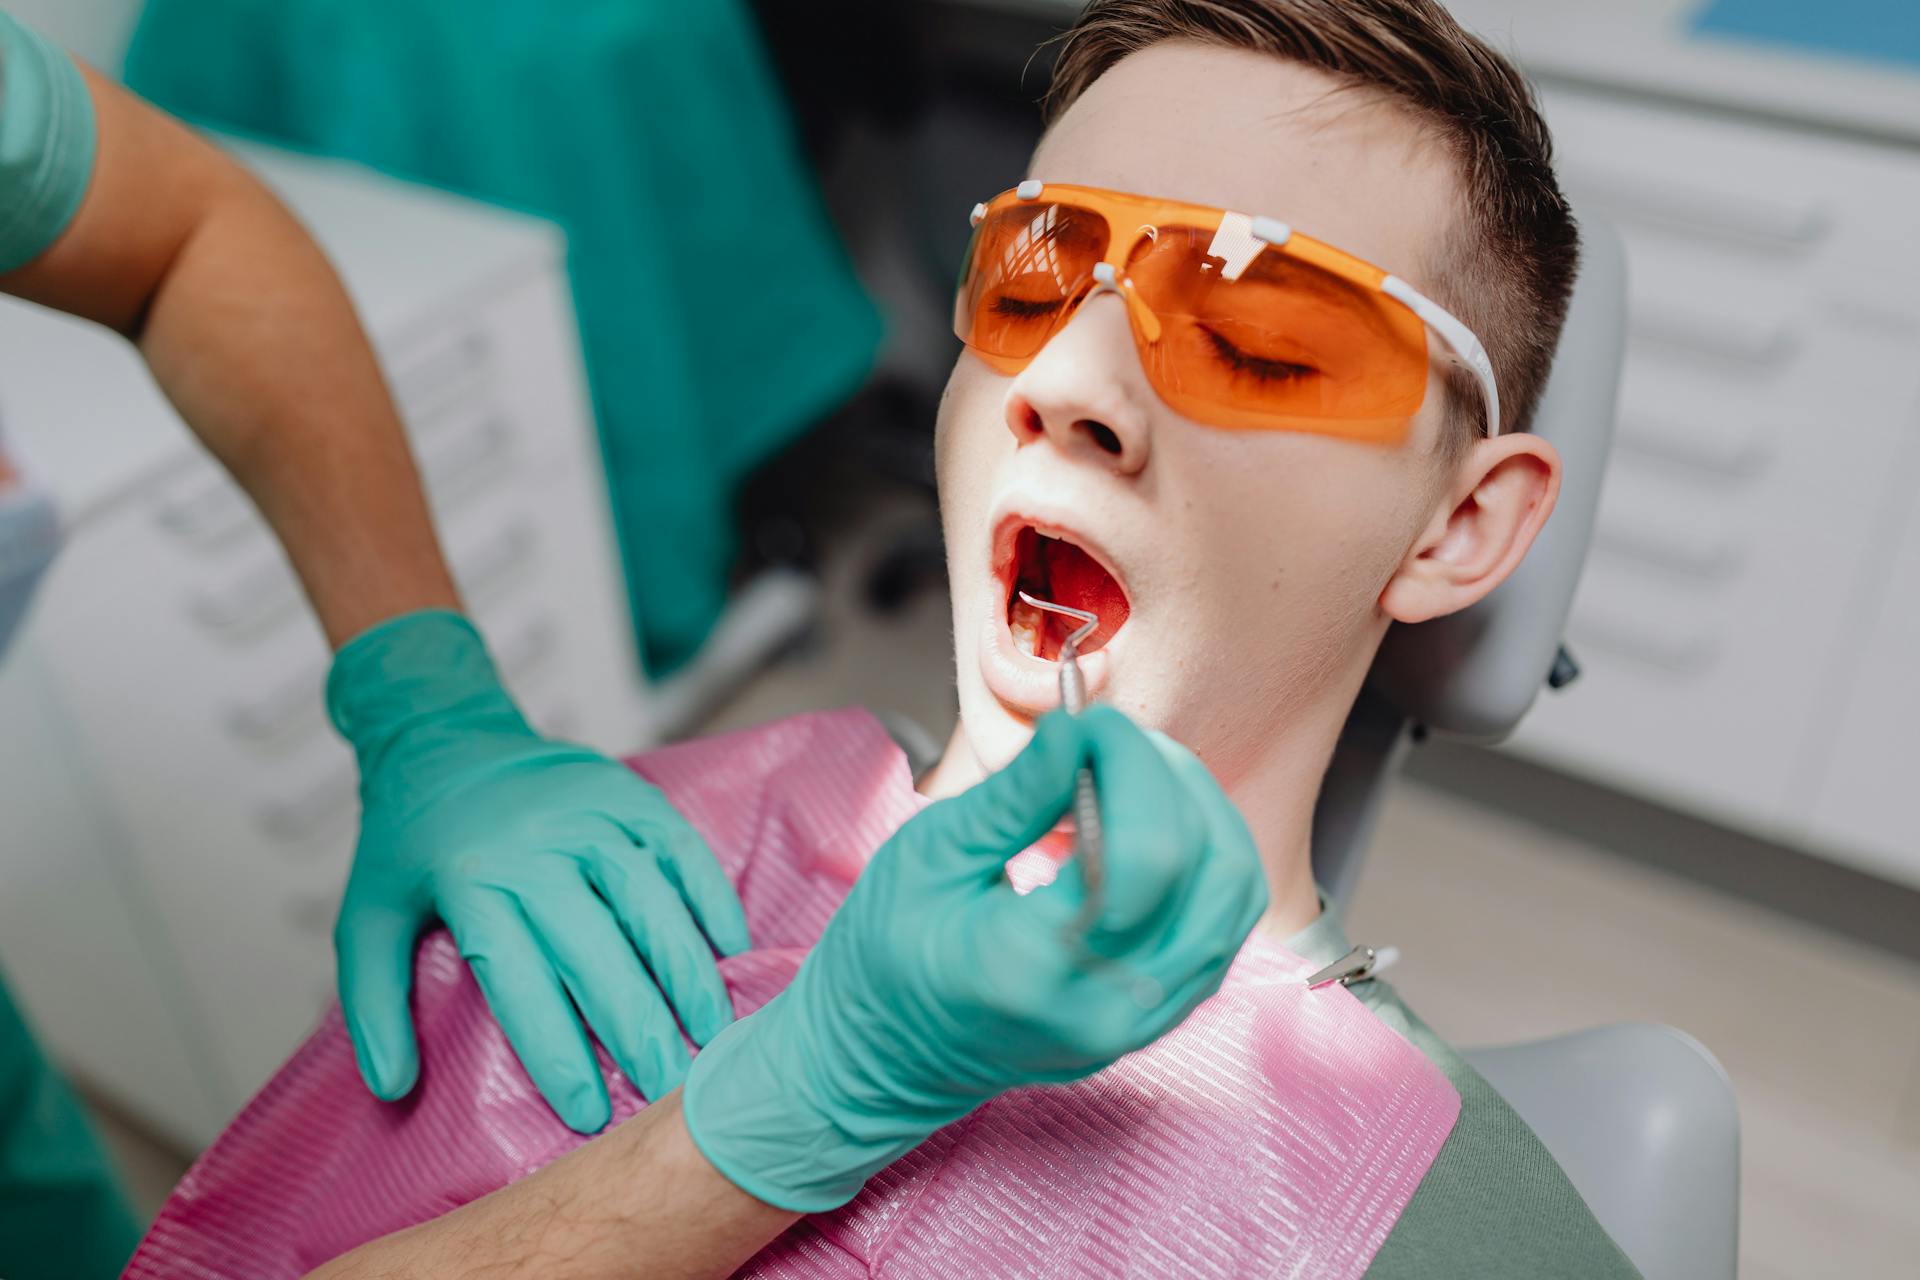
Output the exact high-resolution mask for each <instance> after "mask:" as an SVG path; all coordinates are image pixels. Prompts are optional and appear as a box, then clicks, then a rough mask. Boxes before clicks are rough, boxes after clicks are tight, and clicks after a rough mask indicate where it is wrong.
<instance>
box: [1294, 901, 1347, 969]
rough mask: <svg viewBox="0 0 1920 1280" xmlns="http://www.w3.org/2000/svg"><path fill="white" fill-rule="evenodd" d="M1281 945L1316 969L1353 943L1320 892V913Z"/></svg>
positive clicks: (1336, 958) (1337, 957)
mask: <svg viewBox="0 0 1920 1280" xmlns="http://www.w3.org/2000/svg"><path fill="white" fill-rule="evenodd" d="M1283 945H1285V947H1286V948H1287V950H1289V951H1291V952H1293V954H1295V955H1297V956H1299V957H1300V958H1301V959H1303V960H1306V961H1309V962H1310V963H1311V964H1312V965H1313V966H1314V968H1316V969H1318V968H1321V967H1323V966H1325V965H1330V964H1332V963H1333V962H1334V961H1335V960H1338V959H1339V958H1340V957H1341V956H1344V955H1345V954H1347V952H1349V951H1351V950H1353V944H1352V943H1351V942H1349V941H1347V931H1346V929H1344V928H1343V927H1341V924H1340V917H1339V916H1337V915H1335V914H1334V913H1333V908H1332V907H1331V906H1330V905H1329V904H1328V902H1327V895H1326V894H1325V893H1324V892H1321V893H1320V914H1319V915H1318V916H1316V917H1315V918H1314V921H1313V923H1312V924H1310V925H1308V926H1307V927H1306V928H1304V929H1302V930H1301V931H1300V932H1298V933H1296V934H1294V935H1293V936H1292V937H1291V938H1288V939H1287V940H1286V942H1285V943H1284V944H1283Z"/></svg>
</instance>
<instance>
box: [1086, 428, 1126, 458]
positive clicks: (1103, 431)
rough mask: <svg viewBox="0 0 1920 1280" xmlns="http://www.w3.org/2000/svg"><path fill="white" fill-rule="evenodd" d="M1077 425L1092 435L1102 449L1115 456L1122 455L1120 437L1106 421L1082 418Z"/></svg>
mask: <svg viewBox="0 0 1920 1280" xmlns="http://www.w3.org/2000/svg"><path fill="white" fill-rule="evenodd" d="M1076 425H1077V426H1079V428H1080V429H1081V430H1082V431H1085V432H1086V433H1087V434H1088V435H1089V436H1091V437H1092V438H1093V442H1094V443H1095V444H1097V445H1099V446H1100V448H1101V449H1102V450H1104V451H1105V452H1107V453H1110V454H1113V455H1114V456H1115V457H1118V456H1119V455H1120V447H1121V446H1120V437H1119V436H1117V435H1115V434H1114V431H1113V428H1112V427H1109V426H1108V425H1107V424H1106V423H1104V422H1094V421H1091V420H1089V419H1082V420H1081V421H1080V422H1079V423H1077V424H1076Z"/></svg>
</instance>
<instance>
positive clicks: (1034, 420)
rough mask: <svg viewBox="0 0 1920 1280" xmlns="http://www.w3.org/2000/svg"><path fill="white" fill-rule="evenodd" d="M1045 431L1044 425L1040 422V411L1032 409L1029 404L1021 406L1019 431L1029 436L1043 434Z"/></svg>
mask: <svg viewBox="0 0 1920 1280" xmlns="http://www.w3.org/2000/svg"><path fill="white" fill-rule="evenodd" d="M1046 429H1047V427H1046V424H1045V423H1044V422H1042V421H1041V420H1040V411H1039V410H1038V409H1036V408H1034V407H1033V406H1032V405H1030V404H1029V405H1022V406H1021V408H1020V430H1021V432H1022V433H1024V434H1026V435H1030V436H1037V435H1040V434H1041V433H1042V432H1044V431H1045V430H1046Z"/></svg>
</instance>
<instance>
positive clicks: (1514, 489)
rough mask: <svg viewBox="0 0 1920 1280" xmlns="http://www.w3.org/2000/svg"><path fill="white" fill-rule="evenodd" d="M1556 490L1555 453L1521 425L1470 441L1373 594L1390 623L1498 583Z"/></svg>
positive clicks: (1441, 611)
mask: <svg viewBox="0 0 1920 1280" xmlns="http://www.w3.org/2000/svg"><path fill="white" fill-rule="evenodd" d="M1559 496H1560V454H1559V453H1558V451H1556V450H1555V449H1554V447H1553V446H1552V445H1550V444H1548V443H1547V442H1546V441H1545V440H1542V439H1541V438H1540V437H1538V436H1535V435H1528V434H1527V433H1525V432H1515V433H1514V434H1512V435H1504V436H1500V437H1499V438H1497V439H1493V440H1480V441H1476V442H1475V444H1474V445H1473V447H1472V449H1470V450H1469V451H1468V453H1467V456H1466V457H1465V458H1464V459H1463V460H1462V461H1461V462H1460V464H1459V468H1458V470H1457V472H1456V473H1455V481H1454V483H1453V484H1452V485H1451V486H1450V488H1449V489H1448V491H1447V492H1446V493H1444V494H1442V495H1441V499H1440V503H1439V505H1438V507H1437V508H1436V509H1435V511H1434V515H1433V519H1432V520H1430V521H1429V522H1428V524H1427V527H1426V528H1425V529H1423V530H1422V531H1421V534H1420V537H1419V539H1418V540H1416V541H1415V543H1414V545H1413V547H1412V549H1411V550H1410V551H1408V553H1407V558H1406V559H1405V560H1404V561H1403V562H1402V563H1401V565H1400V569H1399V571H1398V572H1397V573H1395V574H1394V576H1393V578H1392V579H1391V580H1390V581H1389V582H1388V583H1387V585H1386V589H1385V590H1383V591H1382V592H1381V593H1380V607H1381V609H1382V610H1383V611H1384V612H1385V613H1386V614H1387V616H1388V617H1390V618H1392V619H1393V620H1394V621H1396V622H1426V621H1428V620H1429V619H1432V618H1439V617H1444V616H1445V615H1447V614H1449V613H1458V612H1459V611H1460V610H1462V609H1464V608H1466V607H1467V606H1468V605H1471V604H1474V603H1476V602H1478V601H1479V600H1481V599H1482V598H1484V597H1485V596H1486V594H1487V593H1488V592H1490V591H1492V590H1493V589H1494V588H1495V587H1497V586H1499V585H1500V584H1501V583H1502V582H1505V581H1506V579H1507V575H1508V574H1510V573H1512V572H1513V570H1514V566H1515V565H1517V564H1519V563H1520V560H1521V557H1523V556H1525V555H1526V554H1527V549H1528V548H1529V547H1531V546H1532V545H1533V540H1534V538H1535V537H1537V536H1539V533H1540V529H1541V527H1542V526H1543V525H1545V524H1546V522H1547V517H1548V516H1549V515H1551V514H1552V513H1553V504H1554V502H1555V500H1556V499H1558V498H1559Z"/></svg>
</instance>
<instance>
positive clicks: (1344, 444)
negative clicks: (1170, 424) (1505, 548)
mask: <svg viewBox="0 0 1920 1280" xmlns="http://www.w3.org/2000/svg"><path fill="white" fill-rule="evenodd" d="M1208 434H1209V436H1212V437H1215V438H1213V439H1208V438H1206V437H1202V438H1201V439H1200V440H1199V441H1197V442H1196V443H1197V444H1198V446H1199V449H1200V450H1201V451H1202V452H1203V453H1204V456H1203V457H1201V458H1198V459H1196V464H1197V465H1196V467H1195V469H1194V472H1193V475H1194V483H1191V484H1190V485H1188V486H1186V487H1187V489H1188V493H1187V500H1186V501H1185V502H1184V503H1183V505H1184V507H1185V508H1186V513H1187V515H1188V517H1189V518H1191V519H1194V520H1195V521H1196V522H1198V523H1199V525H1200V526H1201V527H1202V528H1203V529H1204V530H1205V545H1204V546H1202V547H1197V548H1195V556H1194V559H1195V560H1197V561H1200V562H1203V563H1204V565H1205V568H1206V572H1207V574H1208V576H1209V577H1215V576H1216V575H1217V580H1219V581H1223V582H1229V583H1233V584H1236V586H1237V588H1238V589H1241V590H1244V591H1246V592H1248V593H1249V595H1248V596H1247V597H1245V598H1246V599H1248V600H1251V599H1257V598H1261V597H1267V598H1270V599H1275V600H1277V601H1278V605H1279V607H1281V608H1284V609H1286V610H1290V611H1297V610H1301V609H1303V608H1304V609H1305V610H1307V611H1308V612H1310V613H1313V614H1317V615H1320V616H1321V617H1323V618H1324V617H1326V616H1327V615H1328V614H1329V613H1331V614H1335V615H1338V614H1353V613H1355V612H1357V611H1360V610H1364V609H1366V608H1367V607H1369V606H1370V605H1371V603H1372V601H1373V599H1374V597H1376V596H1377V595H1378V594H1379V592H1380V590H1381V588H1383V587H1384V586H1385V585H1386V581H1387V578H1388V577H1390V576H1391V574H1392V572H1393V570H1394V568H1395V567H1396V566H1398V564H1399V563H1400V561H1401V559H1402V558H1403V557H1404V555H1405V554H1406V550H1407V547H1408V546H1409V544H1410V542H1411V540H1412V536H1413V533H1414V531H1415V530H1417V528H1418V524H1419V521H1418V520H1417V518H1416V516H1415V513H1416V511H1417V509H1418V507H1419V499H1420V497H1421V495H1422V494H1423V493H1424V492H1425V489H1426V487H1427V483H1426V480H1425V472H1424V470H1423V469H1422V468H1423V465H1430V464H1426V463H1425V459H1424V456H1423V455H1420V454H1418V453H1417V452H1416V451H1414V450H1411V449H1408V448H1407V447H1405V446H1401V447H1399V448H1396V449H1391V450H1387V449H1380V448H1376V447H1374V446H1371V445H1362V444H1355V443H1352V442H1350V441H1344V440H1337V439H1333V438H1331V437H1325V436H1314V435H1308V434H1304V433H1279V432H1274V433H1227V432H1210V433H1208ZM1196 567H1198V566H1196ZM1254 592H1258V593H1260V595H1259V596H1255V595H1252V594H1251V593H1254Z"/></svg>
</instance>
